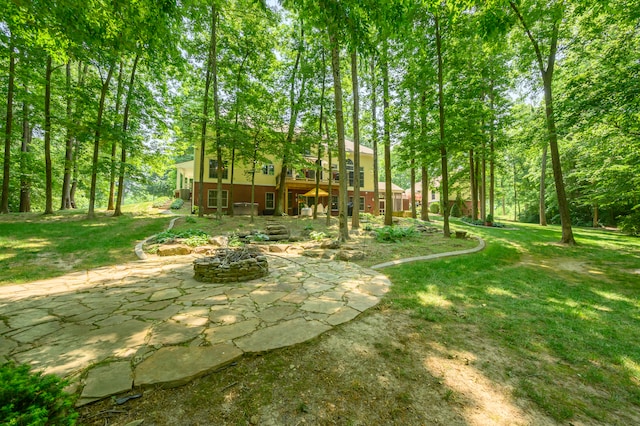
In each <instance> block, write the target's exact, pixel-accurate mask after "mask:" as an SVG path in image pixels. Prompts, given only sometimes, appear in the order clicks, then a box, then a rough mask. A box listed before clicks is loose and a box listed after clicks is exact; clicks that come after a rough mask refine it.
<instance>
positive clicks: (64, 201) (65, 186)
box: [60, 60, 73, 210]
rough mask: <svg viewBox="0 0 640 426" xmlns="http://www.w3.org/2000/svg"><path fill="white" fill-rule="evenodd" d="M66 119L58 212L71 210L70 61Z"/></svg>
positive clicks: (67, 74)
mask: <svg viewBox="0 0 640 426" xmlns="http://www.w3.org/2000/svg"><path fill="white" fill-rule="evenodd" d="M65 68H66V89H67V93H66V98H67V99H66V101H67V109H66V113H67V115H66V117H67V123H66V125H67V134H66V136H65V150H64V176H63V178H62V197H61V200H60V210H65V209H70V208H71V172H72V170H73V130H72V129H73V110H72V99H73V96H72V94H71V60H68V61H67V65H66V67H65Z"/></svg>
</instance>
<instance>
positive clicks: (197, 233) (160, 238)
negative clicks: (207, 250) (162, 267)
mask: <svg viewBox="0 0 640 426" xmlns="http://www.w3.org/2000/svg"><path fill="white" fill-rule="evenodd" d="M176 238H185V239H186V240H187V244H189V241H192V243H193V244H196V241H199V242H202V241H204V244H206V242H208V240H209V234H207V233H206V232H204V231H201V230H200V229H191V228H189V229H185V230H184V231H174V230H172V229H170V230H168V231H164V232H161V233H159V234H158V235H156V236H155V237H154V238H153V242H154V243H158V244H163V243H168V242H171V241H174V240H175V239H176ZM189 245H191V244H189ZM196 245H200V244H196Z"/></svg>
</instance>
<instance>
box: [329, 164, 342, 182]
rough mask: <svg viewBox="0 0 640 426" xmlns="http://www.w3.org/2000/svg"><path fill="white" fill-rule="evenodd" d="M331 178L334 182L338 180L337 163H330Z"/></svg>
mask: <svg viewBox="0 0 640 426" xmlns="http://www.w3.org/2000/svg"><path fill="white" fill-rule="evenodd" d="M331 179H333V180H334V181H336V182H337V181H339V180H340V174H339V173H338V165H337V164H332V165H331Z"/></svg>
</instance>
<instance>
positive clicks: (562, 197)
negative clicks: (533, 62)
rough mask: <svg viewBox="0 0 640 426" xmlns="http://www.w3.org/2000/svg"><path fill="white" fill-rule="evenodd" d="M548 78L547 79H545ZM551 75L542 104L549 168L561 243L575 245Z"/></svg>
mask: <svg viewBox="0 0 640 426" xmlns="http://www.w3.org/2000/svg"><path fill="white" fill-rule="evenodd" d="M547 76H548V77H547ZM551 76H552V74H551V73H547V74H545V78H543V80H544V102H545V106H546V108H545V113H546V117H547V128H548V129H549V148H550V150H551V166H552V168H553V180H554V182H555V184H556V196H557V198H558V210H559V211H560V222H561V224H562V243H563V244H568V245H575V243H576V241H575V239H574V238H573V230H572V229H571V215H570V213H569V203H568V202H567V196H566V194H565V190H564V179H563V177H562V165H561V163H560V152H559V151H558V134H557V133H556V122H555V117H554V116H553V94H552V92H551Z"/></svg>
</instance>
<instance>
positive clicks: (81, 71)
mask: <svg viewBox="0 0 640 426" xmlns="http://www.w3.org/2000/svg"><path fill="white" fill-rule="evenodd" d="M88 68H89V64H84V67H82V63H80V62H78V88H79V89H81V88H82V87H83V86H84V78H85V76H86V75H87V70H88ZM78 103H79V101H78V102H77V103H76V113H75V114H74V115H75V120H74V121H75V128H78V126H79V125H80V118H79V116H78V105H77V104H78ZM79 151H80V141H79V140H78V138H77V137H74V143H73V175H72V176H71V189H70V190H69V204H70V205H71V208H72V209H75V208H76V189H77V188H78V156H79V154H80V153H79Z"/></svg>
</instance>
